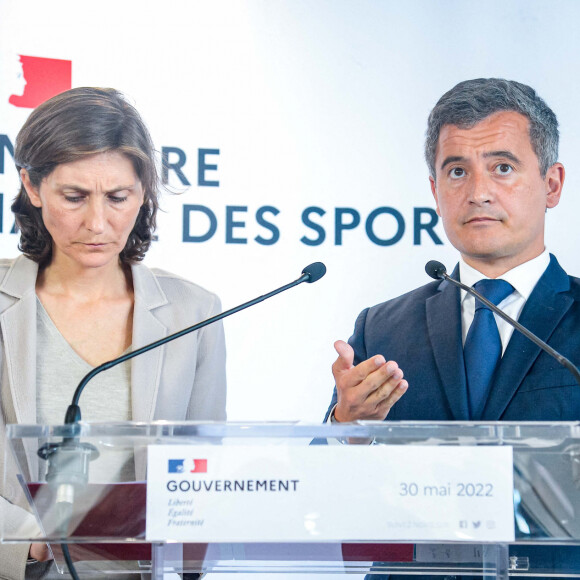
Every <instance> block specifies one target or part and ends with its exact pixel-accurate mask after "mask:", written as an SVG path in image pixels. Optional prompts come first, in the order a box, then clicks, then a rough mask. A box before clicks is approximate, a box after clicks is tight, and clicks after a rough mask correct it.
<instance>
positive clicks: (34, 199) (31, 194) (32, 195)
mask: <svg viewBox="0 0 580 580" xmlns="http://www.w3.org/2000/svg"><path fill="white" fill-rule="evenodd" d="M20 180H21V181H22V185H23V186H24V189H25V191H26V194H27V195H28V199H29V200H30V203H31V204H32V205H33V206H34V207H42V201H41V200H40V195H39V193H38V188H37V187H35V186H34V185H32V181H30V175H28V171H27V170H26V169H21V170H20Z"/></svg>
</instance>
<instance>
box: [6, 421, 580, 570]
mask: <svg viewBox="0 0 580 580" xmlns="http://www.w3.org/2000/svg"><path fill="white" fill-rule="evenodd" d="M7 442H8V450H7V452H6V453H7V457H6V458H5V459H6V460H5V465H6V469H5V473H4V474H3V477H4V490H5V496H7V497H6V499H7V500H8V501H10V502H11V503H12V504H14V505H17V506H21V507H22V509H23V511H22V514H23V523H22V526H20V527H19V526H16V528H14V527H13V526H12V527H10V529H2V531H1V534H2V535H1V537H2V542H9V543H10V542H31V541H36V542H38V541H46V542H48V543H50V545H51V548H52V550H53V553H54V556H55V560H56V562H57V565H58V566H59V567H61V568H63V560H62V554H61V552H60V549H59V544H61V543H63V542H66V543H67V544H69V547H70V551H71V554H72V558H73V560H74V561H75V566H76V568H77V571H78V573H79V575H80V577H81V578H82V576H83V573H85V572H87V571H89V570H90V571H91V573H93V574H94V573H95V571H96V572H100V573H102V575H103V578H107V576H109V575H112V574H116V573H127V574H131V573H141V574H150V575H151V577H152V578H155V579H160V578H163V575H164V574H165V573H169V572H182V571H187V572H199V571H203V572H247V573H250V572H266V571H267V572H294V573H296V572H304V573H308V574H311V575H312V574H318V573H321V574H323V573H329V572H333V573H337V572H344V573H372V574H379V573H384V574H387V573H389V574H410V575H415V576H417V575H440V576H444V575H456V576H457V575H464V576H480V577H482V576H483V577H489V578H507V577H520V576H521V577H524V576H525V577H531V576H534V575H535V576H539V577H545V578H548V577H570V578H573V577H576V578H580V423H553V424H547V423H476V422H469V423H468V422H465V423H462V422H449V423H426V422H425V423H423V422H361V423H356V424H341V425H329V424H325V425H305V424H300V423H244V424H242V423H170V422H154V423H149V424H145V423H116V424H84V423H81V424H80V425H76V426H70V425H67V426H52V427H51V426H39V425H9V426H8V428H7ZM63 442H64V443H63ZM63 446H64V447H65V448H67V446H68V449H69V450H70V449H72V450H73V454H72V455H73V456H74V457H75V459H74V462H76V464H75V465H73V467H72V468H71V467H70V465H67V460H66V457H65V455H66V453H61V454H60V455H59V453H60V452H61V451H62V449H63ZM40 448H43V449H44V450H45V451H44V455H45V456H46V455H49V456H50V457H49V459H48V460H45V459H42V458H40V457H39V456H38V453H37V451H38V449H40ZM482 448H509V451H510V455H509V461H510V466H511V468H510V469H509V471H510V473H509V484H510V489H509V495H508V501H509V510H504V511H505V513H504V514H503V515H504V516H507V519H508V520H509V522H510V523H509V526H508V527H510V530H509V531H510V532H511V533H512V534H513V536H512V539H510V540H506V539H505V533H506V532H505V529H504V531H503V532H502V533H503V534H504V537H503V539H501V540H500V541H495V540H494V539H493V534H494V530H493V527H494V525H495V520H492V519H487V520H486V518H485V517H483V518H481V517H479V516H478V517H477V518H474V517H471V518H470V517H468V516H465V518H464V520H465V521H464V520H463V519H461V518H463V516H458V519H459V521H458V522H456V524H457V526H458V530H457V531H455V530H454V528H453V526H452V528H453V529H449V526H448V525H447V524H445V525H444V524H441V522H439V520H437V517H438V516H435V515H433V514H434V513H435V511H436V508H437V509H440V508H441V506H445V511H449V512H450V513H451V512H452V511H453V510H454V509H455V507H456V505H455V504H456V503H457V502H456V500H457V498H456V497H450V496H455V495H463V496H465V495H467V496H470V497H467V498H464V499H465V502H466V505H467V504H468V503H469V502H472V503H473V504H474V505H475V500H474V499H473V497H472V496H476V495H482V496H485V495H486V494H487V495H490V489H491V488H490V485H491V484H489V483H486V481H482V478H481V477H479V479H477V478H476V479H475V480H474V481H469V476H466V477H467V479H466V480H465V481H463V482H462V483H461V484H460V485H461V486H462V487H461V493H459V492H458V491H457V490H459V487H457V485H456V483H454V482H451V483H450V482H447V481H445V466H440V465H438V464H437V459H436V457H438V455H437V453H436V451H437V450H438V449H439V450H444V451H445V453H447V454H448V455H446V457H449V454H451V457H454V456H456V457H457V459H456V460H453V459H451V462H452V463H454V468H457V469H461V468H462V467H465V465H466V462H467V461H468V460H469V459H470V457H471V456H473V457H476V456H477V457H478V456H479V455H476V452H477V453H479V451H480V450H481V449H482ZM152 449H156V450H157V451H159V452H160V453H161V454H162V455H161V457H162V458H161V459H160V460H158V461H157V462H156V463H155V464H153V463H152V461H153V460H152V459H151V458H152V457H153V455H152V454H151V453H152V452H151V450H152ZM79 450H80V451H79ZM55 451H56V452H55ZM65 451H66V449H65ZM157 451H156V452H157ZM417 451H421V453H423V455H416V453H415V452H417ZM484 451H485V449H484ZM417 456H420V457H424V458H427V460H425V470H424V471H425V474H426V475H425V478H426V479H425V480H421V481H416V482H413V481H405V482H397V487H396V488H387V487H386V485H387V484H386V483H385V482H386V480H387V479H393V478H395V479H396V477H397V476H398V473H399V472H400V473H403V472H406V471H405V469H406V467H409V468H410V467H412V468H413V469H415V473H416V472H417V469H418V468H422V466H421V465H419V466H417V465H414V466H410V465H409V466H405V463H406V461H417V460H416V459H413V458H414V457H417ZM431 456H432V457H433V458H434V459H431ZM63 457H64V459H63ZM148 457H149V473H148V474H147V468H148V466H147V462H148ZM208 457H209V458H210V459H208ZM407 458H408V459H407ZM262 468H263V469H266V471H267V473H268V474H269V475H267V476H264V477H262V476H261V475H260V476H256V478H254V479H252V477H253V476H251V475H248V474H249V473H250V474H251V473H262V472H263V473H266V471H263V469H262ZM337 469H339V471H338V472H337V471H336V470H337ZM78 470H80V471H81V472H82V471H83V470H85V474H84V475H82V474H81V475H79V473H80V472H78ZM228 470H229V471H228ZM252 470H253V471H252ZM385 470H386V471H385ZM487 471H488V472H489V473H490V475H491V474H493V475H494V476H495V475H496V474H495V473H493V471H494V470H493V469H488V470H487ZM224 473H225V474H226V475H224ZM297 473H298V474H299V475H296V474H297ZM336 473H339V474H340V475H339V476H337V475H336ZM272 474H273V475H272ZM363 474H364V475H363ZM147 476H148V477H147ZM329 477H330V478H331V479H330V480H329ZM83 478H84V479H83ZM152 478H157V479H159V478H161V479H162V480H163V481H165V482H166V483H164V484H163V485H164V487H163V489H162V490H161V492H160V493H159V495H156V496H155V497H153V496H152V494H153V491H152V483H151V482H152V481H153V479H152ZM309 478H310V479H309ZM312 478H315V479H316V481H317V482H318V483H316V484H314V485H312V484H311V490H310V491H308V493H306V492H304V494H303V495H300V494H299V493H298V491H297V490H300V489H301V487H300V486H302V488H305V487H307V486H306V484H304V485H303V483H302V482H303V481H306V480H309V481H313V480H312ZM437 478H439V479H437ZM328 481H331V482H332V481H333V482H335V484H334V485H333V484H332V483H331V484H329V483H328ZM148 482H149V484H148ZM299 482H300V483H299ZM148 485H149V488H150V489H149V490H148ZM486 485H487V486H488V488H489V489H488V488H486ZM345 486H346V487H345ZM478 486H479V487H478ZM347 488H348V493H346V494H345V489H347ZM388 489H390V490H391V491H388ZM172 491H177V492H179V493H182V495H181V496H179V497H180V498H184V497H189V498H191V499H177V495H175V499H172V497H173V496H167V494H168V493H171V492H172ZM295 492H296V493H295ZM156 493H157V492H156ZM148 494H149V495H148ZM163 494H166V495H163ZM183 494H190V495H189V496H186V495H183ZM317 494H318V495H317ZM403 495H407V496H408V495H417V496H420V497H419V499H420V501H421V503H420V504H419V503H418V504H417V505H420V506H421V508H420V509H417V510H416V513H408V514H406V515H405V516H404V518H406V519H404V522H403V524H400V523H397V522H395V523H393V522H394V519H393V518H395V515H393V514H394V508H397V509H398V508H399V507H400V506H401V505H403V503H404V498H403V497H398V496H403ZM202 496H203V497H202ZM167 497H169V498H170V499H169V500H167ZM317 498H318V499H317ZM512 498H513V511H512ZM406 499H410V498H406ZM419 499H417V501H419ZM477 501H478V502H480V500H479V499H478V500H477ZM481 501H482V502H485V500H481ZM204 502H209V503H204ZM272 502H274V503H272ZM295 502H296V503H295ZM317 502H319V503H320V505H318V504H317ZM389 502H390V503H389ZM480 503H481V502H480ZM322 504H324V505H322ZM329 505H330V506H334V509H331V510H329V509H328V506H329ZM369 505H370V506H371V507H370V508H369ZM389 505H390V506H391V508H389V507H388V506H389ZM408 505H414V504H411V503H409V504H408ZM482 505H485V503H484V504H482ZM490 505H491V504H490ZM268 506H270V507H268ZM271 506H276V507H274V508H272V507H271ZM325 506H326V507H325ZM346 508H348V509H346ZM158 509H161V512H157V511H155V510H158ZM459 509H463V508H461V506H460V507H459ZM24 510H27V511H28V512H32V514H34V516H35V518H34V519H33V518H32V517H28V518H26V517H24V516H25V515H26V512H25V511H24ZM244 510H245V511H244ZM431 510H434V511H433V513H431ZM154 513H162V514H164V515H163V516H162V517H161V518H160V521H159V522H153V521H152V518H153V516H152V515H151V514H154ZM457 513H463V512H457ZM200 514H202V515H200ZM240 514H242V515H240ZM353 514H354V515H353ZM148 515H149V519H150V520H151V521H148ZM342 515H344V517H342V519H341V516H342ZM501 515H502V514H500V516H501ZM155 517H157V516H155ZM333 518H335V519H333ZM429 518H431V520H432V521H430V519H429ZM500 519H501V518H500ZM166 520H167V521H166ZM435 520H437V521H435ZM425 522H427V523H425ZM153 524H159V525H161V526H162V527H161V529H162V530H163V529H165V528H163V526H171V525H173V526H174V527H173V528H171V527H169V528H168V529H169V530H172V529H173V530H174V532H168V533H166V532H163V531H158V530H159V529H160V528H159V526H154V525H153ZM446 525H447V528H445V526H446ZM453 525H455V523H454V524H453ZM486 525H487V527H488V529H487V530H485V533H486V534H487V535H485V536H481V537H485V538H486V539H485V541H480V540H477V537H480V536H477V533H479V531H480V530H479V529H477V528H480V527H485V526H486ZM0 526H3V522H0ZM389 526H390V527H389ZM397 526H398V528H397ZM425 526H431V527H432V528H433V529H431V530H430V531H429V532H428V535H427V536H426V535H425V533H426V532H425V529H423V528H425ZM437 526H441V532H439V531H438V529H437ZM511 526H513V530H511ZM7 527H8V526H3V528H7ZM401 527H402V528H403V529H401ZM504 528H505V525H504ZM153 530H155V531H153ZM419 532H420V533H419ZM159 534H164V535H163V537H159V536H158V535H159ZM438 534H440V535H438ZM418 537H419V538H420V539H418Z"/></svg>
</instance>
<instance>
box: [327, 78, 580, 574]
mask: <svg viewBox="0 0 580 580" xmlns="http://www.w3.org/2000/svg"><path fill="white" fill-rule="evenodd" d="M425 153H426V159H427V164H428V166H429V171H430V177H429V181H430V183H431V191H432V193H433V196H434V198H435V202H436V205H437V213H438V215H439V216H440V217H441V219H442V221H443V226H444V228H445V232H446V234H447V237H448V238H449V241H450V242H451V243H452V245H453V246H454V247H455V248H456V249H457V250H458V251H459V252H460V255H461V258H460V262H459V264H458V265H457V267H456V268H455V270H454V272H453V274H452V277H454V278H455V279H457V280H461V282H463V283H464V284H467V285H468V286H476V288H478V289H479V287H478V285H480V287H481V288H489V287H490V286H495V287H496V288H497V287H498V286H500V285H501V286H502V287H503V288H504V290H505V292H503V290H502V292H503V294H501V293H500V294H501V295H499V294H498V296H496V298H497V300H494V301H495V302H496V304H497V305H498V306H499V307H500V308H501V309H502V310H504V311H505V312H506V313H507V314H509V315H510V316H512V318H515V319H518V320H519V322H520V323H521V324H523V325H524V326H525V327H527V328H528V329H530V330H531V331H532V332H534V333H535V334H536V335H538V336H539V337H540V338H541V339H543V340H544V341H546V342H547V343H548V344H550V345H551V346H552V347H553V348H554V349H556V350H557V351H558V352H560V353H562V354H563V355H564V356H566V357H567V358H569V359H570V360H571V361H572V362H574V363H575V364H578V363H580V280H579V279H577V278H573V277H571V276H568V275H567V274H566V272H564V270H563V269H562V268H561V267H560V265H559V264H558V261H557V260H556V258H555V257H554V256H552V255H550V254H548V252H547V250H546V249H545V245H544V224H545V214H546V212H547V210H548V209H550V208H553V207H555V206H556V205H557V204H558V202H559V200H560V194H561V191H562V186H563V183H564V176H565V174H564V167H563V166H562V164H561V163H558V123H557V120H556V116H555V115H554V113H553V112H552V111H551V109H550V108H549V107H548V106H547V105H546V103H545V102H544V101H543V100H542V99H541V98H540V97H539V96H538V95H537V94H536V93H535V91H534V90H533V89H532V88H530V87H528V86H526V85H522V84H520V83H516V82H513V81H506V80H503V79H475V80H471V81H465V82H462V83H460V84H458V85H457V86H455V87H454V88H453V89H451V90H450V91H449V92H447V93H446V94H445V95H443V97H441V99H440V100H439V102H438V103H437V105H436V106H435V107H434V109H433V111H432V112H431V114H430V116H429V122H428V129H427V139H426V146H425ZM496 281H500V282H496ZM481 291H482V292H483V293H484V294H485V292H484V291H483V290H481ZM490 299H491V298H490ZM482 306H483V305H482V304H481V302H480V301H477V302H476V301H475V299H474V298H473V297H472V296H470V295H469V294H467V293H466V292H464V291H460V290H458V289H457V288H456V287H455V286H454V285H452V284H451V283H450V282H446V281H443V282H441V281H437V282H431V283H430V284H427V285H425V286H423V287H421V288H418V289H416V290H413V291H412V292H409V293H408V294H405V295H403V296H400V297H398V298H395V299H393V300H389V301H388V302H385V303H383V304H379V305H377V306H374V307H372V308H368V309H366V310H364V311H363V312H362V313H361V314H360V315H359V317H358V319H357V322H356V326H355V331H354V334H353V335H352V337H351V338H350V339H349V342H348V344H347V343H345V342H343V341H337V342H336V343H335V348H336V350H337V352H338V355H339V356H338V359H337V360H336V362H335V363H334V365H333V374H334V378H335V382H336V387H335V390H334V395H333V399H332V402H331V405H330V407H329V409H328V412H327V415H326V420H330V421H333V422H343V421H356V420H359V419H380V420H382V419H387V420H428V421H440V420H486V421H496V420H505V421H537V420H540V421H567V420H570V421H577V420H579V419H580V386H578V384H577V383H576V381H575V379H574V377H573V376H572V375H571V374H570V373H569V372H568V371H567V370H566V369H564V368H562V367H561V366H560V365H559V364H558V363H557V362H556V361H555V360H554V359H553V358H552V357H550V356H549V355H547V354H546V353H544V352H543V351H541V350H540V348H539V347H537V346H536V345H534V344H533V343H532V342H530V341H529V340H528V339H526V338H525V337H524V336H523V335H521V334H520V333H519V332H517V331H515V332H514V331H513V329H512V327H511V326H510V325H509V324H507V323H506V322H504V321H503V320H501V319H500V318H498V317H495V316H494V315H492V313H491V311H489V310H488V309H487V312H485V310H486V309H485V308H482ZM486 314H488V315H489V316H487V318H486V317H485V315H486ZM484 320H487V322H482V321H484ZM486 324H487V326H486ZM482 328H483V329H484V330H481V329H482ZM482 338H483V340H482ZM491 343H494V344H495V343H497V344H496V346H495V347H494V348H495V349H496V350H495V351H493V348H491V349H488V347H489V345H490V344H491ZM472 355H473V356H472ZM387 361H389V362H387ZM490 361H491V362H492V364H489V363H490ZM484 366H485V367H486V368H485V369H484V368H483V367H484ZM403 370H404V376H403ZM486 373H487V374H486ZM482 377H485V380H482ZM534 558H535V560H537V555H536V554H534ZM574 558H576V560H574ZM568 560H570V561H569V562H568ZM541 561H542V563H543V565H544V566H545V567H546V568H547V569H555V568H558V567H560V569H564V568H566V567H567V566H568V567H572V566H575V564H574V562H575V561H577V553H576V552H575V553H570V554H568V553H567V552H565V553H561V551H558V550H557V549H555V548H551V547H548V550H547V551H546V553H545V554H543V556H542V558H541ZM369 578H376V579H377V580H378V579H379V578H385V576H382V575H381V576H371V577H369ZM391 578H396V577H393V576H391ZM425 578H427V577H425Z"/></svg>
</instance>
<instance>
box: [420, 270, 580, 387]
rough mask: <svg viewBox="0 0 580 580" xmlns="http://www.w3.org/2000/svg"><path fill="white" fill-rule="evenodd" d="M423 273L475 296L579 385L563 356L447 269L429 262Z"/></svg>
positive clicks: (579, 374) (578, 373)
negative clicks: (556, 362) (551, 359)
mask: <svg viewBox="0 0 580 580" xmlns="http://www.w3.org/2000/svg"><path fill="white" fill-rule="evenodd" d="M425 272H427V274H428V275H429V276H430V277H431V278H434V279H435V280H447V282H451V284H453V285H454V286H457V287H459V288H461V289H463V290H465V291H466V292H467V293H468V294H471V295H472V296H475V298H477V299H478V300H481V302H483V303H484V304H485V305H486V306H487V307H488V308H489V309H490V310H491V311H492V312H494V313H495V314H497V315H498V316H499V317H500V318H503V320H505V321H506V322H507V323H508V324H511V325H512V326H513V327H514V328H515V329H516V330H519V331H520V332H521V333H522V334H523V335H524V336H525V337H526V338H527V339H529V340H531V341H532V342H533V343H534V344H535V345H537V346H539V347H540V348H541V349H542V350H543V351H544V352H547V353H548V354H549V355H550V356H551V357H553V358H555V359H556V360H557V361H558V362H559V363H560V364H561V365H562V366H563V367H565V368H567V369H568V370H569V371H570V372H571V373H572V375H573V376H574V378H575V379H576V382H577V383H578V384H579V385H580V371H579V370H578V367H576V366H575V365H574V364H573V363H572V362H571V361H570V360H568V359H567V358H566V357H565V356H562V355H561V354H560V353H559V352H558V351H556V350H554V349H553V348H552V347H551V346H550V345H548V344H546V343H545V342H544V341H543V340H542V339H541V338H539V337H538V336H536V335H535V334H534V333H533V332H530V331H529V330H528V329H527V328H525V327H524V326H522V325H521V324H520V323H519V322H518V321H517V320H514V319H513V318H511V317H510V316H508V315H507V314H506V313H505V312H504V311H503V310H500V309H499V308H498V307H497V306H496V305H495V304H494V303H493V302H490V301H489V300H488V299H487V298H485V296H482V295H481V294H480V293H479V292H478V291H477V290H475V289H473V288H472V287H471V286H467V285H465V284H462V283H461V282H458V281H457V280H454V279H453V278H451V276H449V274H447V269H446V268H445V266H444V265H443V264H442V263H441V262H437V260H430V261H429V262H427V264H425Z"/></svg>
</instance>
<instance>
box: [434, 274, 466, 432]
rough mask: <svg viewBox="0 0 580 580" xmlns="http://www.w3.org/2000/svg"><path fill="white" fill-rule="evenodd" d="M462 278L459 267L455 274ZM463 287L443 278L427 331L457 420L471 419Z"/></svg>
mask: <svg viewBox="0 0 580 580" xmlns="http://www.w3.org/2000/svg"><path fill="white" fill-rule="evenodd" d="M451 277H452V278H453V279H455V280H458V279H459V266H456V267H455V269H454V270H453V273H452V274H451ZM459 296H460V294H459V289H458V288H457V287H455V286H454V285H453V284H451V283H449V282H447V281H443V282H441V283H440V284H439V287H438V292H437V293H436V294H435V295H433V296H431V297H430V298H428V299H427V301H426V304H425V307H426V316H427V330H428V332H429V338H430V340H431V347H432V349H433V355H434V357H435V364H436V365H437V370H438V371H439V376H440V377H441V383H442V385H443V390H444V392H445V395H446V397H447V401H448V404H449V407H450V408H451V412H452V415H453V419H454V420H456V421H466V420H468V419H469V407H468V403H467V386H466V378H465V365H464V363H463V346H462V341H461V303H460V298H459Z"/></svg>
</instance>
